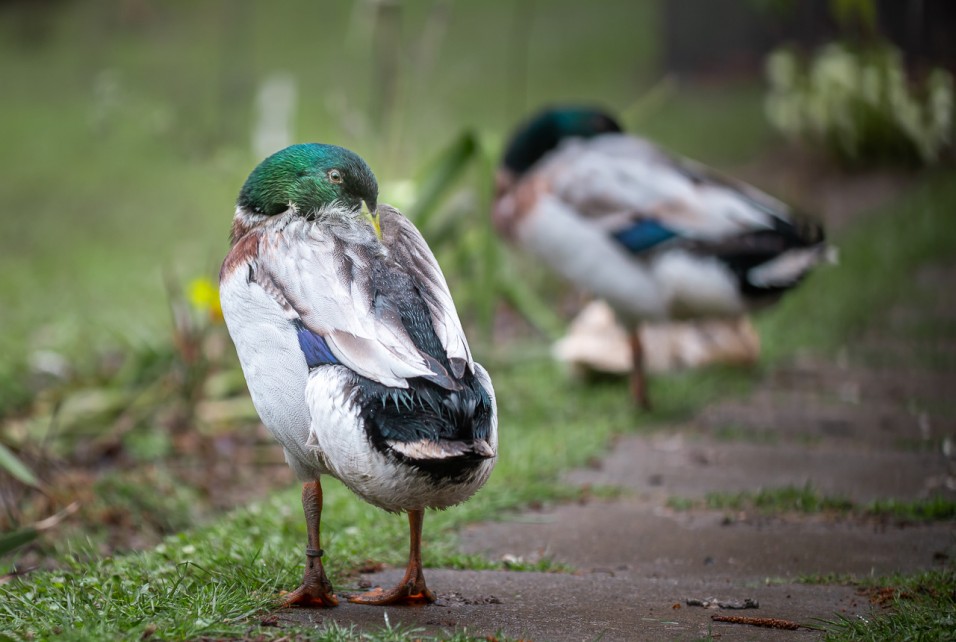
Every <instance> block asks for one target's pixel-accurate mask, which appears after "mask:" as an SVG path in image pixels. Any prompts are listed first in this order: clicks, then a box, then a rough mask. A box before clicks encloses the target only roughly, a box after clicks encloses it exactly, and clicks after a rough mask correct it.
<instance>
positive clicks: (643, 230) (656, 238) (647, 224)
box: [614, 219, 677, 254]
mask: <svg viewBox="0 0 956 642" xmlns="http://www.w3.org/2000/svg"><path fill="white" fill-rule="evenodd" d="M675 236H677V234H676V233H675V232H673V231H672V230H669V229H667V228H666V227H664V226H663V225H661V224H660V223H658V222H657V221H654V220H652V219H644V220H641V221H637V222H636V223H634V224H633V225H631V226H630V227H627V228H624V229H623V230H618V231H617V232H615V233H614V238H615V239H617V241H618V242H619V243H620V244H621V245H623V246H624V247H626V248H627V249H628V250H630V251H631V252H633V253H635V254H637V253H639V252H643V251H644V250H648V249H650V248H652V247H654V246H655V245H657V244H658V243H663V242H664V241H666V240H668V239H671V238H674V237H675Z"/></svg>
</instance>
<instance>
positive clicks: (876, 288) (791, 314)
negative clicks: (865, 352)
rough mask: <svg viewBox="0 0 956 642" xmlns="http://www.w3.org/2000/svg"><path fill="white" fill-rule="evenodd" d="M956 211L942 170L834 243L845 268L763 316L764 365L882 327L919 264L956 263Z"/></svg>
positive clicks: (954, 184) (819, 274) (823, 273)
mask: <svg viewBox="0 0 956 642" xmlns="http://www.w3.org/2000/svg"><path fill="white" fill-rule="evenodd" d="M954 207H956V181H953V180H952V175H951V174H950V173H948V172H937V173H935V174H932V175H928V176H927V177H926V178H924V179H923V180H920V181H919V182H918V184H917V185H916V187H915V188H914V189H912V190H911V191H909V192H907V193H906V194H905V195H903V196H902V197H901V198H900V199H898V200H896V201H895V202H893V203H890V204H887V205H884V206H882V207H881V208H879V210H877V211H875V212H873V213H872V214H870V215H868V216H867V220H866V222H865V224H860V225H857V226H854V227H853V228H851V229H849V230H847V231H846V233H845V234H843V235H841V236H840V237H839V238H837V239H835V244H836V245H837V246H838V248H839V252H840V265H839V266H835V267H829V268H827V267H824V268H821V269H819V270H817V271H816V272H814V273H812V274H811V275H810V277H809V278H808V279H807V281H806V284H805V285H804V286H802V287H801V288H799V289H798V290H797V291H796V292H794V293H793V294H792V295H790V296H787V297H786V298H784V299H783V301H782V302H781V303H780V304H779V305H778V306H776V307H775V308H774V309H773V311H772V312H769V313H767V314H764V315H761V316H760V317H759V318H758V323H757V328H758V330H759V332H760V337H761V343H762V345H763V355H764V359H766V360H767V361H771V362H772V361H774V360H775V359H778V358H780V357H782V356H786V355H789V354H793V352H794V351H795V350H797V349H799V348H813V349H814V350H817V351H820V352H824V353H825V352H831V351H833V350H836V349H837V348H839V347H840V346H841V345H842V343H843V342H845V341H846V339H847V338H848V337H851V336H854V335H856V334H858V333H860V332H861V331H862V330H863V329H864V328H866V327H867V325H868V324H871V323H873V322H874V321H878V320H879V319H880V316H881V315H882V313H883V311H884V310H885V309H886V308H887V307H889V305H890V304H891V303H892V302H895V301H898V300H900V299H903V298H904V297H905V296H906V295H907V294H909V293H910V292H912V291H913V289H914V284H913V278H914V276H915V273H916V271H917V270H918V269H919V268H920V267H921V266H923V265H927V264H930V263H933V262H942V261H949V260H951V258H952V256H953V255H954V252H956V224H954V221H953V215H952V212H953V208H954ZM939 294H940V293H936V295H937V296H939Z"/></svg>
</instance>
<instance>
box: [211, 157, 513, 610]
mask: <svg viewBox="0 0 956 642" xmlns="http://www.w3.org/2000/svg"><path fill="white" fill-rule="evenodd" d="M377 199H378V184H377V182H376V180H375V176H374V175H373V174H372V171H371V170H370V169H369V167H368V165H366V164H365V161H363V160H362V159H361V158H360V157H359V156H357V155H356V154H355V153H353V152H351V151H349V150H347V149H344V148H342V147H337V146H334V145H320V144H304V145H293V146H291V147H287V148H285V149H283V150H282V151H279V152H277V153H275V154H273V155H272V156H269V157H268V158H266V159H265V160H264V161H262V163H260V164H259V166H258V167H256V168H255V169H254V170H253V172H252V173H251V174H250V175H249V178H248V179H247V180H246V182H245V184H244V185H243V187H242V190H241V191H240V193H239V199H238V202H237V205H236V212H235V217H234V218H233V224H232V237H231V241H232V248H231V250H230V251H229V253H228V255H227V256H226V259H225V261H224V262H223V265H222V270H221V273H220V298H221V301H222V311H223V315H224V317H225V321H226V325H227V327H228V329H229V334H230V335H231V336H232V339H233V342H234V343H235V345H236V351H237V352H238V355H239V361H240V363H241V364H242V370H243V373H244V374H245V377H246V381H247V383H248V386H249V391H250V393H251V395H252V400H253V403H254V404H255V407H256V410H257V411H258V413H259V416H260V418H261V419H262V422H263V423H264V424H265V426H266V427H267V428H268V429H269V430H270V431H271V433H272V435H273V436H274V437H275V438H276V440H278V442H279V443H280V444H281V445H282V447H283V448H284V449H285V456H286V461H287V462H288V463H289V465H290V466H291V467H292V469H293V470H294V472H295V473H296V475H297V476H298V477H299V478H300V479H302V480H303V481H304V485H303V490H302V506H303V509H304V511H305V520H306V526H307V532H308V547H307V548H306V569H305V575H304V578H303V580H302V585H301V586H299V588H297V589H296V590H294V591H292V592H290V593H289V594H287V595H286V597H285V602H284V603H285V605H304V606H324V607H330V606H335V605H336V604H337V603H338V600H337V598H336V596H335V594H334V593H333V590H332V585H331V583H330V582H329V580H328V577H327V576H326V573H325V570H324V568H323V565H322V555H323V551H322V548H321V543H320V538H319V525H320V518H321V513H322V486H321V483H320V479H321V476H322V475H332V476H333V477H335V478H337V479H339V480H341V481H342V483H344V484H345V486H347V487H348V488H349V489H350V490H351V491H352V492H354V493H355V494H356V495H358V496H359V497H361V498H362V499H363V500H365V501H367V502H369V503H370V504H373V505H375V506H378V507H379V508H382V509H385V510H386V511H391V512H399V511H404V512H406V513H408V522H409V529H410V542H411V545H410V553H409V560H408V566H407V568H406V572H405V576H404V578H403V579H402V581H401V582H400V583H399V585H398V586H396V587H395V588H393V589H391V590H387V591H386V590H382V589H381V588H378V589H375V590H373V591H370V592H368V593H362V594H357V595H353V596H351V597H350V598H349V601H351V602H357V603H361V604H379V605H383V604H405V603H422V602H431V601H433V600H434V596H433V594H432V593H431V592H430V591H429V589H428V587H427V586H426V584H425V579H424V576H423V573H422V562H421V532H422V521H423V517H424V511H425V509H426V508H445V507H447V506H452V505H454V504H458V503H460V502H462V501H464V500H466V499H468V498H469V497H470V496H471V495H473V494H474V493H475V492H476V491H477V490H478V489H479V488H480V487H481V486H482V484H484V483H485V481H486V480H487V479H488V476H489V475H490V474H491V470H492V468H493V467H494V465H495V459H496V454H497V447H498V439H497V411H496V406H495V395H494V390H493V388H492V385H491V379H490V378H489V376H488V373H487V372H486V371H485V369H484V368H482V367H481V365H479V364H478V363H476V362H475V361H474V360H473V359H472V356H471V352H470V350H469V347H468V342H467V340H466V339H465V334H464V332H463V331H462V327H461V322H460V321H459V319H458V314H457V312H456V311H455V305H454V303H453V302H452V298H451V295H450V294H449V291H448V286H447V284H446V283H445V278H444V276H443V275H442V271H441V269H440V268H439V266H438V263H437V262H436V261H435V257H434V256H433V255H432V253H431V251H430V250H429V248H428V245H427V244H426V243H425V240H424V239H423V238H422V236H421V234H420V233H419V232H418V230H417V229H415V227H414V226H413V225H412V223H411V222H410V221H409V220H408V219H406V218H405V217H404V216H402V214H401V213H399V212H398V211H397V210H395V209H393V208H392V207H389V206H388V205H377Z"/></svg>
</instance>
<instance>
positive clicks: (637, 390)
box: [630, 328, 651, 410]
mask: <svg viewBox="0 0 956 642" xmlns="http://www.w3.org/2000/svg"><path fill="white" fill-rule="evenodd" d="M630 340H631V359H632V363H633V365H632V369H631V394H632V395H633V397H634V403H636V404H638V405H639V406H640V407H641V408H642V409H643V410H650V409H651V400H650V399H649V398H648V396H647V376H646V374H645V372H644V346H642V345H641V337H640V335H639V334H638V331H637V328H634V329H633V330H631V334H630Z"/></svg>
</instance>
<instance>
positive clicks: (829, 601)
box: [282, 267, 956, 641]
mask: <svg viewBox="0 0 956 642" xmlns="http://www.w3.org/2000/svg"><path fill="white" fill-rule="evenodd" d="M926 279H928V283H929V287H930V288H932V287H934V285H933V284H934V283H936V284H938V283H939V282H948V283H953V282H956V268H953V267H950V268H943V269H940V270H936V271H935V272H932V271H931V273H930V275H929V276H928V277H926ZM926 279H924V280H926ZM927 300H928V301H934V299H932V298H929V299H927ZM954 306H956V304H954V303H952V302H951V303H950V304H948V305H939V304H938V301H937V302H936V303H933V304H931V307H930V309H927V310H922V311H920V314H922V315H923V316H922V317H921V318H923V319H924V320H928V321H930V322H938V323H943V324H944V325H945V324H950V325H949V326H948V327H952V325H951V324H952V323H956V309H954ZM907 314H908V311H906V310H903V311H889V312H888V313H887V315H885V318H883V319H882V320H881V321H880V322H879V323H877V324H875V328H874V329H873V330H872V331H870V332H868V333H867V334H866V335H865V336H863V337H861V338H860V340H859V341H858V342H857V343H855V344H853V345H851V346H850V347H849V348H848V349H847V350H844V351H841V353H840V354H837V355H832V356H831V357H830V358H816V359H808V358H803V359H797V360H796V361H795V362H794V363H792V364H790V365H788V366H787V367H783V368H779V369H777V370H776V371H774V372H772V373H770V374H769V375H768V377H767V379H766V381H765V382H764V383H763V384H762V385H761V386H760V387H759V388H758V389H757V390H755V391H754V393H753V394H752V395H751V396H750V397H748V398H746V399H737V400H729V401H726V402H722V403H718V404H715V405H713V406H711V407H710V408H707V409H705V411H703V412H702V413H701V414H700V415H699V416H698V417H697V418H695V419H694V420H693V421H691V422H688V423H686V424H683V425H674V426H667V427H665V428H664V429H662V430H659V431H657V432H655V433H654V434H651V435H642V436H636V435H635V436H626V437H622V438H620V439H618V440H617V442H616V443H615V444H614V445H613V448H612V449H611V451H610V452H609V454H608V456H607V457H606V458H605V459H604V460H603V461H601V462H600V463H599V464H597V465H596V466H595V467H593V468H590V469H586V470H578V471H573V472H572V473H570V474H569V475H568V480H569V481H570V482H571V483H574V484H578V485H580V486H591V487H598V486H601V487H607V486H610V487H615V488H617V489H619V496H618V498H617V499H614V500H607V501H604V500H600V501H598V500H592V501H588V502H585V503H581V504H573V505H563V506H558V507H553V508H548V509H546V510H539V511H529V512H526V513H522V514H516V515H510V516H506V517H504V518H503V519H502V521H500V522H495V523H489V524H480V525H475V526H472V527H470V528H468V529H467V530H466V531H465V532H464V533H462V536H461V542H462V547H463V549H464V550H466V551H469V552H476V553H482V554H485V555H487V556H488V557H490V558H491V559H522V560H526V561H534V560H536V559H540V558H541V557H547V558H550V559H553V560H555V561H558V562H562V563H564V564H567V565H569V566H570V567H572V568H574V569H576V570H575V572H574V573H523V572H507V571H495V572H472V571H450V570H443V569H427V570H426V577H427V578H428V582H429V586H430V587H431V588H432V590H433V591H435V592H436V593H437V594H438V596H439V598H440V599H439V603H438V604H436V605H432V606H428V607H422V608H387V609H381V608H373V607H361V606H355V605H350V604H345V605H343V606H341V607H339V608H337V609H334V610H331V611H315V610H311V611H310V610H292V611H286V612H284V613H283V614H282V617H284V618H290V619H294V620H298V621H307V622H312V623H315V624H316V625H317V626H321V625H322V624H323V623H324V622H328V621H335V622H337V623H339V624H341V625H343V626H346V627H347V626H350V625H354V626H355V627H357V629H358V630H365V629H379V628H381V627H382V626H383V625H384V624H385V622H386V620H385V618H386V616H387V618H388V622H389V623H390V624H391V625H392V626H397V625H399V624H401V625H402V626H406V627H416V628H419V629H421V633H428V634H436V633H440V632H442V631H446V632H452V631H455V630H460V629H467V630H468V632H470V633H472V634H476V635H477V634H481V635H494V634H495V633H496V632H500V633H504V634H505V635H507V636H510V637H514V638H523V639H529V640H538V641H544V640H597V639H601V640H695V639H701V638H703V639H708V636H712V637H713V638H716V639H721V640H810V639H819V638H820V637H822V633H821V632H820V631H819V630H813V629H811V628H803V627H802V628H800V629H798V630H795V631H791V630H774V629H767V628H757V627H753V626H748V625H743V624H728V623H718V622H714V621H712V619H711V616H712V615H714V614H720V615H741V616H748V617H762V618H780V619H785V620H788V621H791V622H795V623H799V624H803V625H810V626H819V625H820V623H821V621H826V620H833V619H835V618H837V617H850V618H853V617H872V616H873V615H874V613H875V612H876V611H878V610H879V608H878V607H874V606H872V605H871V604H870V603H869V601H868V600H867V598H866V597H865V596H863V595H861V594H859V593H858V592H857V591H856V589H854V588H853V587H848V586H842V585H839V584H813V583H806V582H805V581H801V580H802V579H803V580H805V579H806V576H813V575H828V574H835V575H842V574H853V575H855V576H866V575H870V574H873V575H885V574H888V573H894V572H905V573H910V572H914V571H917V570H921V569H929V568H933V567H936V566H939V565H940V564H941V563H943V562H945V561H946V560H952V559H956V557H954V556H956V528H954V524H953V523H952V522H946V523H939V522H937V523H933V524H929V525H926V524H923V525H917V524H909V525H906V524H899V523H896V522H892V521H889V520H883V521H878V520H875V519H872V518H870V519H863V518H859V517H849V516H834V515H832V514H830V515H827V514H823V513H816V514H806V513H784V514H777V515H771V516H767V515H762V514H759V513H751V512H748V511H737V512H734V511H726V510H708V509H705V508H699V507H697V508H693V509H691V510H675V509H674V508H672V506H674V505H675V499H677V500H683V501H684V503H695V502H696V504H695V505H698V506H699V505H701V501H702V500H703V499H704V498H705V496H706V495H707V494H708V493H712V492H722V493H737V492H740V491H749V492H756V491H759V490H760V489H776V488H782V487H787V486H792V487H797V488H803V487H805V486H807V485H809V486H810V487H811V488H813V489H814V490H815V491H816V492H817V493H819V494H820V495H824V496H828V497H844V498H847V499H849V500H852V501H853V502H856V503H858V504H861V505H865V504H866V503H868V502H871V501H873V500H876V499H890V498H893V499H899V500H904V501H907V500H914V499H919V498H925V497H928V496H930V495H934V494H943V495H946V496H949V497H953V496H954V495H953V493H954V488H956V484H954V474H956V466H954V460H953V458H952V457H953V455H954V450H956V448H954V443H956V412H954V408H956V399H954V398H953V397H951V395H952V393H953V391H954V390H956V368H954V367H950V366H948V365H947V364H951V363H956V359H952V360H951V361H946V359H945V357H946V356H947V355H950V356H953V355H956V337H954V336H948V337H946V338H944V339H939V340H936V339H934V341H935V343H933V344H932V345H931V346H929V347H930V349H931V352H932V353H933V354H934V355H936V356H940V355H942V357H944V359H942V361H941V360H940V359H935V360H932V361H927V360H925V359H920V358H919V354H920V351H921V350H924V348H926V347H927V346H925V345H922V344H920V345H916V344H913V343H912V341H915V339H906V338H905V335H906V333H905V332H902V333H901V332H897V331H896V330H897V329H898V327H897V325H895V324H896V323H897V321H894V319H897V320H899V319H902V321H900V323H903V325H905V324H906V318H907ZM901 337H903V338H901ZM908 341H909V342H910V343H907V342H908ZM887 346H890V347H891V349H893V350H896V352H895V353H894V355H895V356H893V355H891V356H893V358H892V359H887V358H885V357H886V352H887ZM907 346H908V347H907ZM874 353H879V355H880V357H881V359H872V358H871V357H872V355H873V354H874ZM941 362H942V364H943V367H941V366H940V363H941ZM873 364H877V365H873ZM624 401H625V400H623V399H622V402H624ZM585 495H586V494H585ZM678 503H679V502H678ZM426 545H427V542H426ZM400 575H401V571H400V570H399V569H389V570H386V571H383V572H381V573H377V574H374V575H370V576H367V577H365V578H364V579H367V580H368V581H369V582H371V583H373V584H376V585H386V586H388V585H391V584H394V583H395V582H396V581H397V580H398V578H399V577H400ZM706 598H717V599H718V600H721V601H737V602H742V601H743V600H745V599H747V598H751V599H753V600H755V601H756V602H757V604H758V605H759V608H755V609H747V610H722V609H721V610H712V609H707V608H703V607H699V606H689V605H688V604H687V600H688V599H698V600H703V599H706Z"/></svg>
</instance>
